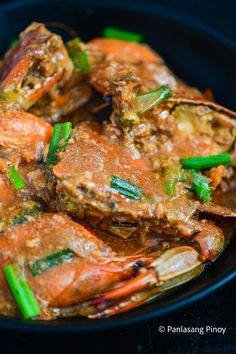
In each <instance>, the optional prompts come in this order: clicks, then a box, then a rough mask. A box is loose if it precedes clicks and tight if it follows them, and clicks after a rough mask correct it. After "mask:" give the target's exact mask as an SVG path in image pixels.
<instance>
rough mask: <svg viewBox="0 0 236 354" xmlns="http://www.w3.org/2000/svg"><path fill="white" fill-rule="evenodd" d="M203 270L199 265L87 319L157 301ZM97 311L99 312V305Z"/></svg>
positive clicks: (109, 314)
mask: <svg viewBox="0 0 236 354" xmlns="http://www.w3.org/2000/svg"><path fill="white" fill-rule="evenodd" d="M203 268H204V265H203V264H202V263H199V264H198V265H196V267H194V268H193V269H192V270H190V271H189V272H187V273H184V274H181V275H179V276H177V277H176V278H174V279H171V280H170V281H167V282H165V283H163V284H161V285H158V286H154V287H151V288H149V289H147V290H145V291H141V292H139V293H137V294H134V295H131V296H130V297H128V298H125V299H123V300H122V301H119V302H116V303H115V304H114V305H110V306H108V307H106V306H104V307H105V309H102V311H101V312H97V313H95V314H91V315H88V317H89V318H93V319H95V318H102V317H107V316H113V315H117V314H119V313H122V312H124V311H129V310H131V309H134V308H136V307H138V306H140V305H143V304H145V303H146V302H149V301H152V300H154V299H157V298H158V297H159V296H161V295H162V293H163V292H164V291H166V290H170V289H172V288H174V287H176V286H180V285H182V284H184V283H187V282H188V281H190V280H192V279H193V278H195V277H196V276H197V275H199V274H200V273H201V272H202V270H203ZM97 310H99V305H98V308H97Z"/></svg>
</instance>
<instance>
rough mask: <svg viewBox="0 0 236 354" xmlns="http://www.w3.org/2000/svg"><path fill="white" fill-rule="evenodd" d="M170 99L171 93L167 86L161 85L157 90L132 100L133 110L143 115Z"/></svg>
mask: <svg viewBox="0 0 236 354" xmlns="http://www.w3.org/2000/svg"><path fill="white" fill-rule="evenodd" d="M170 97H172V92H171V90H170V88H169V86H168V85H163V86H161V87H160V88H159V89H157V90H153V91H150V92H148V93H144V94H143V95H138V96H136V97H135V98H134V108H135V110H136V112H138V113H144V112H147V111H149V110H150V109H152V108H153V107H155V106H156V105H157V104H160V103H162V102H164V101H165V100H167V99H168V98H170Z"/></svg>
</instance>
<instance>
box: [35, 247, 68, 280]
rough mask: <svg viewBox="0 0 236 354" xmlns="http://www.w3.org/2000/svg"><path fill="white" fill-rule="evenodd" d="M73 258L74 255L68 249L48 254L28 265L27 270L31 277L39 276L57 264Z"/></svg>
mask: <svg viewBox="0 0 236 354" xmlns="http://www.w3.org/2000/svg"><path fill="white" fill-rule="evenodd" d="M73 257H75V254H74V253H73V252H72V251H71V250H69V249H68V248H66V249H63V250H60V251H57V252H55V253H52V254H49V255H48V256H46V257H44V258H42V259H39V260H37V261H35V262H33V263H31V264H30V265H29V269H30V271H31V273H32V275H33V276H36V275H39V274H41V273H43V272H45V271H46V270H48V269H50V268H52V267H55V266H56V265H58V264H61V263H63V262H66V261H68V260H69V259H71V258H73Z"/></svg>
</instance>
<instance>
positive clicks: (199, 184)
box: [190, 170, 211, 202]
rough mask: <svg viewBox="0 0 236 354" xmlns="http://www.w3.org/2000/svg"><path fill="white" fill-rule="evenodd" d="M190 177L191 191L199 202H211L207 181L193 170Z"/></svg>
mask: <svg viewBox="0 0 236 354" xmlns="http://www.w3.org/2000/svg"><path fill="white" fill-rule="evenodd" d="M190 176H191V179H192V189H193V191H194V192H195V193H196V194H197V195H198V197H199V198H200V199H201V200H203V201H204V202H209V201H210V200H211V187H210V185H209V179H208V178H207V177H206V176H203V175H202V174H201V173H199V172H197V171H195V170H191V171H190Z"/></svg>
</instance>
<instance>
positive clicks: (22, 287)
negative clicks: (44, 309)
mask: <svg viewBox="0 0 236 354" xmlns="http://www.w3.org/2000/svg"><path fill="white" fill-rule="evenodd" d="M15 268H16V266H15V265H13V264H8V265H6V266H5V267H4V268H3V272H4V275H5V277H6V280H7V283H8V285H9V287H10V289H11V292H12V294H13V296H14V298H15V301H16V303H17V305H18V307H19V310H20V311H21V313H22V316H23V318H24V319H29V318H32V317H36V316H38V315H40V310H39V307H38V304H37V301H36V299H35V297H34V295H33V293H32V291H31V290H30V287H29V285H28V283H27V281H26V280H25V279H23V278H22V276H18V274H17V273H18V272H17V270H16V269H15Z"/></svg>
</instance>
